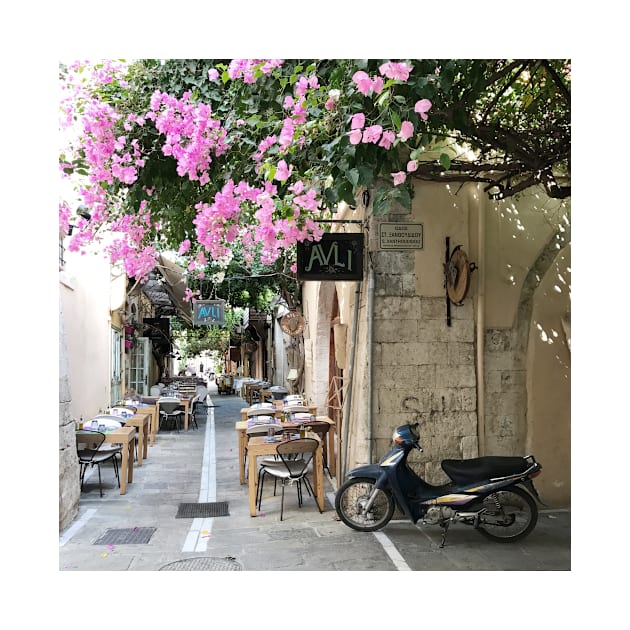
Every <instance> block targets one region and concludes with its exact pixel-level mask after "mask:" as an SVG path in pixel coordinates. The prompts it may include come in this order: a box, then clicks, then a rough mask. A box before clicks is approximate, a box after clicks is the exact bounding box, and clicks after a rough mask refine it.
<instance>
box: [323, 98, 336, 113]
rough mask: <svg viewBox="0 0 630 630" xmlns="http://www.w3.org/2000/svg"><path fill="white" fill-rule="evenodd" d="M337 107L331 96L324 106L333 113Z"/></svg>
mask: <svg viewBox="0 0 630 630" xmlns="http://www.w3.org/2000/svg"><path fill="white" fill-rule="evenodd" d="M335 107H337V103H335V99H334V98H333V97H332V96H331V97H330V98H329V99H328V100H327V101H326V103H325V104H324V108H325V109H327V110H328V111H329V112H332V110H333V109H335Z"/></svg>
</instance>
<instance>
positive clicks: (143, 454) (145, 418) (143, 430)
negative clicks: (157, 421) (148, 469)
mask: <svg viewBox="0 0 630 630" xmlns="http://www.w3.org/2000/svg"><path fill="white" fill-rule="evenodd" d="M151 417H152V414H151V413H150V412H148V411H137V412H136V413H135V415H133V416H132V417H131V418H123V420H124V421H125V426H130V427H135V428H136V430H137V431H138V466H142V460H143V459H146V458H147V457H148V455H149V453H148V450H149V449H148V446H149V432H150V427H149V421H150V420H151Z"/></svg>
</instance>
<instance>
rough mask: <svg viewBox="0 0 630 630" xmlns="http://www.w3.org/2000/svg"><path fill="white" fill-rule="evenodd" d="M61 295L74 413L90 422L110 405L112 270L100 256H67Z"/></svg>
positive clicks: (61, 282) (62, 273)
mask: <svg viewBox="0 0 630 630" xmlns="http://www.w3.org/2000/svg"><path fill="white" fill-rule="evenodd" d="M66 261H67V262H66V265H65V268H64V270H63V271H60V273H59V293H60V299H61V302H62V305H63V312H64V318H65V324H66V330H65V332H66V346H67V352H68V377H69V386H70V394H71V402H70V413H71V415H72V416H73V417H74V418H80V417H81V416H83V417H84V418H89V417H90V416H93V415H96V414H97V413H98V411H99V410H100V409H105V408H107V407H108V406H109V403H110V360H111V357H110V338H111V332H110V331H111V317H110V306H111V300H112V298H111V294H110V290H111V287H110V265H109V262H108V261H107V260H106V259H105V258H103V257H102V255H93V254H86V255H84V256H82V255H80V254H73V253H72V252H68V253H67V254H66Z"/></svg>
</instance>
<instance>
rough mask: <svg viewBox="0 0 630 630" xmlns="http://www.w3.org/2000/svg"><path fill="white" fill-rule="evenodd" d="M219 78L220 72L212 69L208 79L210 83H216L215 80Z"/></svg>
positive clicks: (209, 71)
mask: <svg viewBox="0 0 630 630" xmlns="http://www.w3.org/2000/svg"><path fill="white" fill-rule="evenodd" d="M218 78H219V71H218V70H217V69H216V68H210V70H208V79H210V81H214V80H215V79H218Z"/></svg>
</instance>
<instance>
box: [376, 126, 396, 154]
mask: <svg viewBox="0 0 630 630" xmlns="http://www.w3.org/2000/svg"><path fill="white" fill-rule="evenodd" d="M395 139H396V136H395V134H394V132H393V131H391V130H389V129H388V130H387V131H384V132H383V137H382V138H381V141H380V142H379V143H378V146H379V147H383V148H384V149H389V148H390V147H391V146H392V142H393V141H394V140H395Z"/></svg>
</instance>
